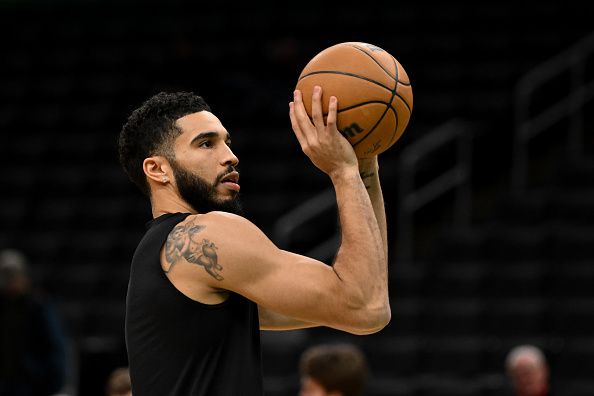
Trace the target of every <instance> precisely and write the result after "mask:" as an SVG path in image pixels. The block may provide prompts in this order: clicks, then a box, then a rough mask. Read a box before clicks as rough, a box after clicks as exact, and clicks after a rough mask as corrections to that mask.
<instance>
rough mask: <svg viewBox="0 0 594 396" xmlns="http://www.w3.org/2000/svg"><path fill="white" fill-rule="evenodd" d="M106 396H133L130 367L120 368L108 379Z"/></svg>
mask: <svg viewBox="0 0 594 396" xmlns="http://www.w3.org/2000/svg"><path fill="white" fill-rule="evenodd" d="M105 394H106V396H132V383H131V382H130V371H129V370H128V367H118V368H116V369H115V370H113V371H112V372H111V374H110V375H109V377H108V378H107V385H106V389H105Z"/></svg>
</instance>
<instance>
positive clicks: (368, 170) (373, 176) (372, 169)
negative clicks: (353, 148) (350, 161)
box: [359, 157, 388, 263]
mask: <svg viewBox="0 0 594 396" xmlns="http://www.w3.org/2000/svg"><path fill="white" fill-rule="evenodd" d="M359 173H360V175H361V179H362V180H363V183H364V184H365V188H366V189H367V192H368V193H369V199H370V200H371V204H372V205H373V212H374V213H375V218H376V219H377V224H378V226H379V229H380V233H381V234H382V241H383V244H384V252H385V255H386V263H387V260H388V231H387V225H386V210H385V207H384V196H383V194H382V187H381V184H380V179H379V165H378V162H377V157H374V158H371V159H360V160H359Z"/></svg>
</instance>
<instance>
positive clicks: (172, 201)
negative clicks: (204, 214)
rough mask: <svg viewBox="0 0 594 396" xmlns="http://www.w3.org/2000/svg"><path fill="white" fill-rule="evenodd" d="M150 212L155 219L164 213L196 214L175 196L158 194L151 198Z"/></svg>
mask: <svg viewBox="0 0 594 396" xmlns="http://www.w3.org/2000/svg"><path fill="white" fill-rule="evenodd" d="M151 210H152V213H153V218H155V219H156V218H157V217H159V216H161V215H164V214H166V213H178V212H179V213H193V214H196V213H197V212H196V210H194V209H193V208H192V207H191V206H190V205H188V203H187V202H186V201H184V200H183V199H181V198H180V197H178V196H177V195H171V194H159V193H157V194H155V195H154V196H152V197H151Z"/></svg>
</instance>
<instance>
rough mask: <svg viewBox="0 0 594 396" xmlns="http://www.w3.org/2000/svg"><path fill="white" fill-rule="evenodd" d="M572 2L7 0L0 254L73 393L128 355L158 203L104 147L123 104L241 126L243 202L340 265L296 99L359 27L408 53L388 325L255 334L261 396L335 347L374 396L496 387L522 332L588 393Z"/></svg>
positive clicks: (591, 229) (112, 146)
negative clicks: (137, 284)
mask: <svg viewBox="0 0 594 396" xmlns="http://www.w3.org/2000/svg"><path fill="white" fill-rule="evenodd" d="M585 4H586V3H584V2H573V1H563V2H560V1H559V2H557V1H538V2H536V1H526V2H523V1H515V2H501V1H494V0H485V1H482V2H470V3H469V2H464V1H448V2H441V1H435V0H431V1H429V0H428V1H421V2H412V1H409V2H401V1H390V2H368V3H365V4H362V3H359V4H358V5H347V4H329V3H324V2H319V3H318V4H314V3H311V4H307V3H286V4H282V5H278V4H271V5H270V6H261V5H256V4H248V3H244V4H236V5H235V4H233V5H232V4H229V5H224V6H222V5H218V6H217V5H216V4H208V5H206V4H200V5H198V4H197V3H191V4H182V3H180V2H161V3H156V2H152V3H148V2H146V3H145V2H142V3H140V2H132V1H119V2H98V1H64V0H54V1H51V2H50V1H41V2H40V1H24V0H21V1H3V2H1V3H0V32H1V35H2V41H1V42H2V61H1V62H0V70H1V73H0V79H1V82H0V130H1V131H2V143H1V147H2V153H3V155H4V157H3V158H4V161H5V162H4V164H5V165H6V168H5V170H4V172H2V194H0V249H16V250H18V251H20V252H22V253H23V254H24V255H25V256H26V257H27V259H28V267H29V274H30V277H31V283H32V285H33V288H34V289H35V292H36V294H38V295H39V296H42V297H41V298H42V299H43V300H44V301H45V302H47V303H48V304H51V305H52V307H54V310H55V312H56V318H57V319H56V320H57V323H59V326H58V327H59V328H60V329H61V331H62V334H63V339H62V340H63V344H64V346H65V349H64V350H65V356H64V361H65V362H66V363H65V367H66V375H65V382H64V386H63V393H64V394H68V395H72V396H76V395H84V396H94V395H103V394H104V389H105V385H104V384H105V381H106V379H107V377H108V375H109V373H110V372H111V371H112V370H113V369H114V368H116V367H119V366H125V365H127V359H126V350H125V344H124V338H123V320H124V308H125V297H126V288H127V280H128V271H129V263H130V260H131V257H132V254H133V252H134V249H135V247H136V244H137V242H138V241H139V240H140V238H141V236H142V234H143V232H144V225H145V223H146V222H147V221H148V220H150V218H151V213H150V207H149V202H148V201H147V200H146V199H145V198H144V197H143V196H142V195H141V193H140V192H139V191H137V190H136V188H135V187H134V186H133V185H132V184H131V183H130V182H129V181H128V180H127V178H126V176H125V174H124V173H123V171H122V170H121V168H120V165H119V163H118V159H117V150H116V142H117V137H118V133H119V131H120V128H121V126H122V125H123V123H124V122H125V120H126V118H127V116H128V115H129V113H130V112H131V111H132V110H133V109H135V108H136V107H138V106H139V105H140V104H141V103H142V102H143V101H144V100H145V99H147V98H148V97H149V96H151V95H153V94H155V93H157V92H159V91H174V90H175V91H177V90H184V91H193V92H195V93H197V94H199V95H202V96H203V97H204V98H205V99H206V101H207V102H208V103H209V104H210V106H211V107H212V109H213V112H214V113H215V114H216V115H217V116H218V117H219V118H220V119H221V120H222V122H223V124H224V125H225V127H226V128H227V129H228V130H229V132H230V133H231V135H232V137H233V142H234V151H235V153H236V154H237V155H238V157H239V158H240V166H239V168H240V170H241V172H242V173H241V175H242V176H241V178H242V200H243V202H244V206H245V210H246V217H248V218H249V219H250V220H252V221H253V222H255V223H256V224H257V225H258V226H260V227H261V229H262V230H263V231H264V232H266V234H267V235H269V236H270V238H271V239H272V240H273V241H274V242H276V243H277V244H278V245H279V246H281V247H282V248H285V249H289V250H293V251H296V252H298V253H302V254H308V255H311V256H313V257H316V258H319V259H320V260H324V261H325V262H327V263H330V262H331V259H332V254H333V252H334V251H335V249H336V246H337V243H338V242H337V239H336V234H335V233H336V208H335V206H334V204H333V198H334V197H333V195H332V190H331V189H329V188H330V187H331V185H330V182H329V179H328V178H327V177H325V176H324V175H323V174H322V173H321V172H319V171H318V170H317V169H316V168H315V167H314V166H312V165H311V164H310V163H309V161H308V160H307V158H306V157H305V156H304V155H303V154H302V152H301V150H300V147H299V145H298V143H297V141H296V139H295V138H294V135H293V133H292V131H291V128H290V123H289V118H288V102H289V100H290V99H291V96H292V91H293V89H294V87H295V84H296V82H297V78H298V76H299V74H300V72H301V69H302V68H303V67H304V66H305V64H306V63H307V62H308V61H309V60H310V59H311V58H312V57H313V56H314V55H315V54H317V53H318V52H320V51H321V50H323V49H325V48H326V47H328V46H331V45H334V44H337V43H340V42H345V41H363V42H368V43H371V44H374V45H377V46H379V47H381V48H383V49H385V50H386V51H388V52H389V53H391V54H392V55H393V56H394V57H395V58H396V59H398V61H399V62H400V63H401V64H402V65H403V67H404V68H405V70H406V71H407V73H408V75H409V77H410V80H411V83H412V87H413V94H414V110H413V113H412V117H411V119H410V123H409V126H408V128H407V129H406V131H405V132H404V135H403V137H402V138H401V139H400V140H399V141H398V142H397V144H396V145H394V146H393V147H392V148H391V149H390V150H389V151H387V152H386V153H384V154H382V155H381V157H380V175H381V180H382V185H383V189H384V198H385V202H386V212H387V216H388V233H389V239H390V293H391V298H392V321H391V323H390V324H389V325H388V326H387V327H386V328H385V329H384V330H383V331H381V332H380V333H378V334H374V335H372V336H365V337H357V336H353V335H349V334H346V333H341V332H338V331H335V330H331V329H327V328H318V329H309V330H302V331H293V332H287V333H276V332H274V333H270V332H264V333H263V334H262V344H263V345H262V348H263V366H264V383H265V388H266V391H267V395H275V396H281V395H282V396H285V395H296V394H297V391H298V387H299V377H298V359H299V355H300V354H301V353H302V352H303V350H304V349H305V348H306V347H307V346H309V345H313V344H317V343H326V342H330V343H331V342H337V341H345V342H351V343H355V344H357V345H359V346H360V347H361V348H362V349H363V350H364V351H365V353H366V355H367V357H368V359H369V363H370V367H371V372H372V377H371V380H370V383H369V387H368V392H367V394H369V395H495V394H503V393H501V392H504V391H505V390H506V389H507V387H508V381H507V378H506V376H505V370H504V360H505V356H506V354H507V352H508V351H509V350H510V349H511V348H512V347H513V346H516V345H519V344H526V343H529V344H534V345H537V346H538V347H540V348H541V349H542V350H543V351H544V353H545V355H546V356H547V358H548V360H549V365H550V369H551V380H552V381H553V383H554V384H555V386H556V394H558V395H592V394H594V375H593V372H594V371H593V368H594V292H593V291H592V290H593V288H592V285H593V284H594V265H593V264H594V135H593V133H592V132H593V129H592V127H593V125H594V124H593V116H592V114H594V112H593V110H594V109H593V106H592V101H593V100H592V99H593V98H594V88H593V87H594V85H593V83H592V81H593V77H594V68H593V67H592V65H593V62H592V60H593V58H594V55H593V54H594V38H593V36H592V34H593V33H594V30H593V27H592V24H591V20H592V16H593V15H592V12H591V11H588V10H587V8H585V7H586V5H585ZM2 327H3V328H7V327H6V323H3V324H2ZM5 338H6V337H5ZM2 345H4V346H5V348H4V350H2V352H3V353H4V351H5V350H6V345H7V342H4V343H3V344H2Z"/></svg>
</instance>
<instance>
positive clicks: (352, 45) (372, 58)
mask: <svg viewBox="0 0 594 396" xmlns="http://www.w3.org/2000/svg"><path fill="white" fill-rule="evenodd" d="M348 45H349V47H353V48H356V49H358V50H359V51H361V52H363V53H364V54H365V55H367V56H368V57H370V58H371V60H373V61H374V62H375V63H376V64H377V65H378V66H379V67H380V68H381V69H382V70H383V71H384V72H386V74H387V75H388V76H390V78H391V79H393V80H394V79H395V80H396V81H398V67H396V69H395V70H396V77H394V76H393V75H392V74H391V73H390V72H389V71H388V70H386V68H385V67H383V66H382V64H381V63H379V62H378V61H377V59H375V58H374V57H373V56H371V55H370V54H369V53H368V52H367V51H365V50H364V49H363V48H361V47H358V46H356V45H354V44H348ZM382 51H384V50H382ZM384 52H385V51H384ZM392 58H393V57H392ZM394 66H396V65H394Z"/></svg>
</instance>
